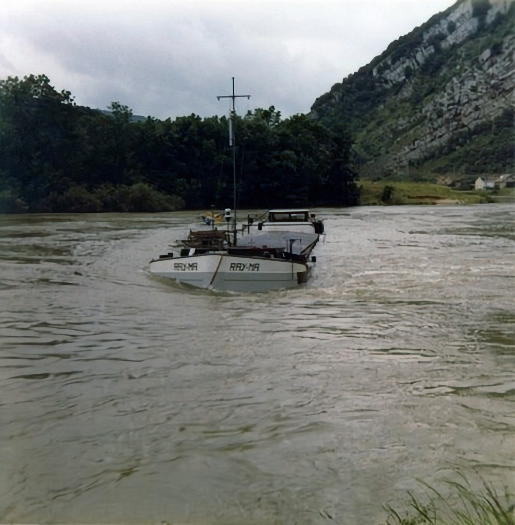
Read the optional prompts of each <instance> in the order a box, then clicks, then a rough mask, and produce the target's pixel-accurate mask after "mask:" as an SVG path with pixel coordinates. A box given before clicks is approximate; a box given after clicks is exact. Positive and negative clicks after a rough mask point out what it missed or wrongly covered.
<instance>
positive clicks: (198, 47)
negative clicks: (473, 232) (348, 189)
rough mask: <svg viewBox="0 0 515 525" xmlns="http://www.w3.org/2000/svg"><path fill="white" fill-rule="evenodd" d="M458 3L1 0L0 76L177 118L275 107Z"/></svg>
mask: <svg viewBox="0 0 515 525" xmlns="http://www.w3.org/2000/svg"><path fill="white" fill-rule="evenodd" d="M454 3H455V0H211V1H209V0H138V1H136V0H102V1H100V0H0V80H4V79H6V78H7V77H9V76H18V77H20V78H22V77H24V76H25V75H29V74H35V75H39V74H45V75H46V76H47V77H48V78H49V79H50V83H51V84H52V85H53V86H54V87H55V88H56V89H57V90H59V91H60V90H62V89H65V90H68V91H71V93H72V95H73V96H74V98H75V102H76V103H77V104H80V105H84V106H89V107H92V108H98V109H106V108H107V107H108V106H109V105H110V104H111V102H113V101H117V102H120V103H121V104H124V105H126V106H128V107H129V108H130V109H131V110H132V112H133V113H134V114H135V115H143V116H152V117H156V118H159V119H166V118H168V117H170V118H172V119H174V118H176V117H178V116H186V115H191V114H192V113H194V114H195V115H199V116H201V117H210V116H213V115H228V113H229V110H230V100H229V99H222V100H220V101H219V100H217V96H218V95H230V94H231V93H232V77H234V78H235V92H236V94H237V95H240V94H241V95H250V96H251V98H250V100H247V99H244V98H241V99H238V100H237V102H236V110H237V112H238V113H239V114H245V113H246V112H247V111H249V110H253V109H255V108H258V107H261V108H268V107H270V106H274V107H275V108H276V109H277V110H279V111H280V112H281V115H282V116H283V117H285V118H286V117H290V116H291V115H295V114H298V113H307V112H309V110H310V108H311V105H312V104H313V103H314V102H315V100H316V99H317V98H318V97H319V96H321V95H323V94H324V93H326V92H327V91H329V90H330V89H331V86H332V85H333V84H335V83H337V82H341V81H342V79H343V78H345V77H347V76H348V75H349V74H351V73H354V72H355V71H357V70H358V69H359V68H360V67H362V66H364V65H366V64H367V63H369V62H370V61H371V60H372V59H373V58H374V57H375V56H377V55H379V54H380V53H382V52H383V51H384V50H385V49H386V48H387V47H388V45H389V44H390V43H391V42H392V41H394V40H396V39H397V38H399V37H400V36H402V35H405V34H407V33H409V32H410V31H412V30H413V29H414V28H415V27H417V26H419V25H421V24H423V23H424V22H426V21H427V20H428V19H429V18H430V17H431V16H433V15H434V14H436V13H438V12H440V11H443V10H445V9H447V8H448V7H449V6H451V5H453V4H454Z"/></svg>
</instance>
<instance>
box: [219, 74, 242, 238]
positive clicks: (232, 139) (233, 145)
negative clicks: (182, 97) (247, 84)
mask: <svg viewBox="0 0 515 525" xmlns="http://www.w3.org/2000/svg"><path fill="white" fill-rule="evenodd" d="M216 98H217V99H218V100H220V99H222V98H230V99H231V100H232V109H231V115H230V117H229V146H230V147H231V148H232V167H233V186H234V217H233V224H234V245H236V141H235V134H234V122H233V119H234V117H235V116H236V107H235V100H236V99H237V98H246V99H250V95H235V94H234V77H232V95H219V96H217V97H216Z"/></svg>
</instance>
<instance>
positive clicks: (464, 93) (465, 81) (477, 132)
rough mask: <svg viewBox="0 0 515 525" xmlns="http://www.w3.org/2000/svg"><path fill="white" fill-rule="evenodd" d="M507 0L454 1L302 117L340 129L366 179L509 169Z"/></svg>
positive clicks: (510, 15) (514, 35)
mask: <svg viewBox="0 0 515 525" xmlns="http://www.w3.org/2000/svg"><path fill="white" fill-rule="evenodd" d="M514 22H515V3H514V0H497V1H496V0H490V1H489V0H460V1H458V2H457V3H456V4H455V5H453V6H452V7H450V8H449V9H447V10H446V11H444V12H442V13H439V14H436V15H435V16H433V17H432V18H431V19H430V20H428V21H427V22H426V23H425V24H423V25H422V26H420V27H417V28H416V29H414V30H413V31H412V32H411V33H409V34H407V35H405V36H403V37H401V38H399V39H398V40H396V41H395V42H393V43H392V44H390V46H388V48H387V49H386V50H385V51H384V52H383V53H382V54H381V55H380V56H378V57H376V58H375V59H374V60H372V62H370V63H369V64H368V65H366V66H364V67H362V68H361V69H360V70H359V71H357V72H356V73H354V74H352V75H350V76H349V77H347V78H345V79H344V80H343V81H342V82H341V83H339V84H336V85H334V86H333V87H332V88H331V90H330V91H329V92H328V93H326V94H324V95H322V96H321V97H319V98H318V99H317V100H316V101H315V103H314V104H313V106H312V108H311V112H310V114H309V116H310V118H312V119H315V120H318V121H320V122H323V123H324V124H326V125H327V126H329V127H331V126H335V125H340V126H341V125H342V124H344V125H346V126H347V127H348V129H349V131H350V132H351V134H352V137H353V140H354V160H355V163H356V166H357V167H358V171H359V173H360V176H361V177H362V178H364V179H367V178H368V179H373V180H374V179H389V180H420V181H436V180H437V178H438V176H439V175H442V174H449V175H451V176H452V177H454V178H455V179H465V181H466V182H469V183H470V182H471V181H473V180H474V179H475V178H477V176H478V174H484V173H506V172H510V171H513V169H514V168H513V163H514V159H515V149H514V143H515V140H514V138H515V135H514V110H513V101H514V86H515V70H514V67H513V55H514V48H515V31H514V29H515V23H514Z"/></svg>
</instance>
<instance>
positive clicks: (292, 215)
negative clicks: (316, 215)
mask: <svg viewBox="0 0 515 525" xmlns="http://www.w3.org/2000/svg"><path fill="white" fill-rule="evenodd" d="M268 220H269V221H270V222H307V221H308V220H309V218H308V212H303V211H302V212H271V213H270V216H269V219H268Z"/></svg>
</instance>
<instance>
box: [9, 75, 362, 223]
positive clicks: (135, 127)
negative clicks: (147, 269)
mask: <svg viewBox="0 0 515 525" xmlns="http://www.w3.org/2000/svg"><path fill="white" fill-rule="evenodd" d="M109 109H110V112H111V113H110V114H105V112H102V111H99V110H92V109H90V108H86V107H80V106H77V105H76V104H75V103H74V101H73V96H72V94H71V93H70V92H68V91H61V92H58V91H56V90H55V88H54V87H53V86H52V85H51V84H50V80H49V79H48V78H47V77H46V76H45V75H39V76H34V75H29V76H27V77H25V78H23V79H19V78H16V77H9V78H8V79H6V80H0V153H1V154H0V213H9V212H25V211H29V212H34V211H40V212H64V211H67V212H87V211H89V212H97V211H167V210H174V209H179V208H183V207H187V208H190V209H197V208H198V209H200V208H210V207H211V206H215V207H216V208H224V207H232V205H233V162H232V159H233V156H232V150H231V149H230V148H229V146H228V119H227V118H226V117H216V116H215V117H211V118H205V119H202V118H200V117H198V116H196V115H190V116H185V117H180V118H177V119H175V120H173V121H172V120H170V119H168V120H165V121H160V120H157V119H154V118H148V119H147V120H145V121H143V122H131V115H132V113H131V111H130V109H129V108H127V107H126V106H124V105H123V104H120V103H119V102H114V103H112V105H111V106H110V108H109ZM235 127H236V136H237V149H236V159H237V194H238V198H239V202H238V206H239V207H244V208H268V207H273V206H288V205H291V206H299V205H335V206H344V205H353V204H356V203H357V201H358V190H357V186H356V176H355V174H354V172H353V171H352V170H351V169H350V167H349V152H350V146H351V143H350V139H349V136H348V135H347V133H346V132H345V131H343V129H341V128H340V127H338V126H335V127H333V129H332V130H331V131H330V130H329V129H328V128H326V127H324V126H323V125H322V124H320V123H317V122H314V121H313V120H310V119H308V118H307V117H306V116H302V115H296V116H294V117H291V118H289V119H285V120H281V118H280V113H279V112H278V111H276V110H275V108H273V107H271V108H269V109H267V110H264V109H257V110H255V111H253V112H249V114H247V115H246V116H244V117H242V118H236V120H235Z"/></svg>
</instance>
